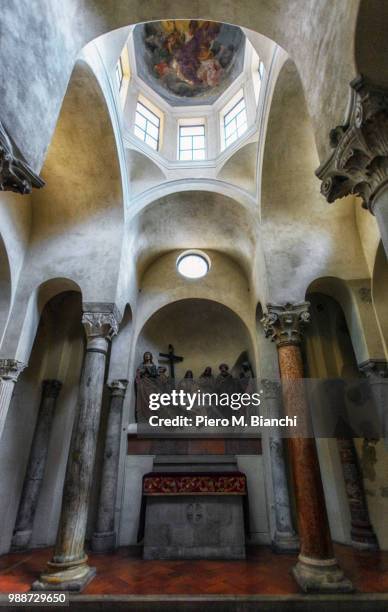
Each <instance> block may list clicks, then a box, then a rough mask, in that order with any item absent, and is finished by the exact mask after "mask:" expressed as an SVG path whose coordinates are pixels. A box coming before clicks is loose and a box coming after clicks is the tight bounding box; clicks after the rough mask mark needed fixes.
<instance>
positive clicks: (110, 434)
mask: <svg viewBox="0 0 388 612" xmlns="http://www.w3.org/2000/svg"><path fill="white" fill-rule="evenodd" d="M127 385H128V381H127V380H114V381H113V382H111V384H110V385H109V389H110V392H111V397H110V407H109V415H108V424H107V430H106V440H105V451H104V463H103V467H102V477H101V488H100V502H99V507H98V515H97V524H96V531H95V532H94V534H93V538H92V550H94V551H95V552H107V551H111V550H114V549H115V548H116V533H115V530H114V522H115V504H116V493H117V478H118V469H119V455H120V440H121V416H122V408H123V402H124V397H125V392H126V390H127Z"/></svg>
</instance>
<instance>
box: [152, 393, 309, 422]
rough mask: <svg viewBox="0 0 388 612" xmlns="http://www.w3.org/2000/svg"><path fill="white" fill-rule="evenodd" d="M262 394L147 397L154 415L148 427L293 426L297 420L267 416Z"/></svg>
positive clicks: (173, 394) (162, 394) (186, 394)
mask: <svg viewBox="0 0 388 612" xmlns="http://www.w3.org/2000/svg"><path fill="white" fill-rule="evenodd" d="M262 393H263V391H258V392H257V393H231V394H229V393H206V392H202V391H200V390H198V391H194V392H187V391H184V390H183V389H181V390H179V391H178V390H173V391H170V392H168V393H150V395H149V398H148V408H149V410H151V411H152V412H157V414H151V415H150V416H149V417H148V423H149V425H150V426H151V427H260V428H261V427H296V426H297V416H293V417H290V416H284V417H272V416H271V415H270V414H267V411H266V410H264V409H263V405H262ZM158 411H160V412H158ZM182 412H183V413H184V414H182ZM185 413H186V414H185Z"/></svg>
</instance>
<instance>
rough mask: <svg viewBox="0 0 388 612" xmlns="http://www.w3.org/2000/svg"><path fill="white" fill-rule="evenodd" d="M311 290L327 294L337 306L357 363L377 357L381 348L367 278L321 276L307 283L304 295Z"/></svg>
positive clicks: (380, 354) (311, 291) (379, 356)
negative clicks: (341, 313) (341, 314)
mask: <svg viewBox="0 0 388 612" xmlns="http://www.w3.org/2000/svg"><path fill="white" fill-rule="evenodd" d="M313 292H314V293H322V294H324V295H327V296H329V297H331V298H333V299H334V300H335V301H336V302H337V303H338V304H339V305H340V307H341V309H342V311H343V313H344V315H345V319H346V324H347V327H348V330H349V334H350V338H351V341H352V345H353V350H354V353H355V355H356V359H357V362H358V364H362V363H364V362H365V361H367V360H368V359H371V358H381V356H382V351H383V347H382V343H381V336H380V333H379V330H378V327H377V322H376V317H375V313H374V309H373V307H372V300H371V297H370V283H369V280H368V279H366V280H356V281H345V280H343V279H340V278H336V277H322V278H318V279H315V280H314V281H313V282H312V283H311V284H310V285H309V287H308V289H307V291H306V295H308V294H309V293H313Z"/></svg>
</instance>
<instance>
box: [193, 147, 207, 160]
mask: <svg viewBox="0 0 388 612" xmlns="http://www.w3.org/2000/svg"><path fill="white" fill-rule="evenodd" d="M193 159H194V160H198V159H205V150H204V149H199V150H198V151H193Z"/></svg>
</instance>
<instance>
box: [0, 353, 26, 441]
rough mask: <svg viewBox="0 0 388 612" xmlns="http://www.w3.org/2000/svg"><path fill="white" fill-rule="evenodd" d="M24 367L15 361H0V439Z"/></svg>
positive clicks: (24, 365) (24, 364) (23, 364)
mask: <svg viewBox="0 0 388 612" xmlns="http://www.w3.org/2000/svg"><path fill="white" fill-rule="evenodd" d="M26 367H27V364H26V363H22V362H21V361H17V360H16V359H0V438H1V436H2V434H3V430H4V425H5V420H6V418H7V414H8V408H9V405H10V403H11V398H12V393H13V390H14V387H15V384H16V381H17V379H18V377H19V374H20V373H21V372H22V371H23V370H24V368H26Z"/></svg>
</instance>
